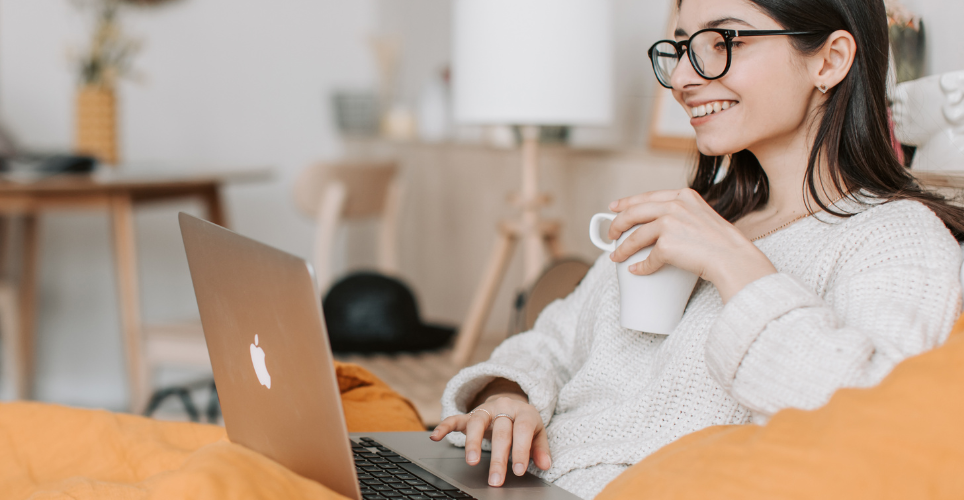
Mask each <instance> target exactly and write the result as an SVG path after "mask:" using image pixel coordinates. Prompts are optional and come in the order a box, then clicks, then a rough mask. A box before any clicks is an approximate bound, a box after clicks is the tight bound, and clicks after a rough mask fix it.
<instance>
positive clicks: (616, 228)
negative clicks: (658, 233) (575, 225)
mask: <svg viewBox="0 0 964 500" xmlns="http://www.w3.org/2000/svg"><path fill="white" fill-rule="evenodd" d="M686 210H687V207H686V205H685V204H684V202H682V201H680V200H670V201H666V202H660V203H639V204H637V205H633V206H631V207H629V208H627V209H626V210H625V211H623V212H622V213H620V214H619V215H617V216H616V218H615V219H613V222H612V224H610V225H609V232H608V233H607V236H609V239H611V240H616V239H618V238H619V237H620V236H621V235H622V234H623V233H624V232H626V231H628V230H629V229H631V228H632V227H633V226H635V225H637V224H649V223H650V222H653V221H655V220H658V219H660V218H661V217H665V216H668V215H673V214H676V215H680V216H682V214H683V212H685V211H686Z"/></svg>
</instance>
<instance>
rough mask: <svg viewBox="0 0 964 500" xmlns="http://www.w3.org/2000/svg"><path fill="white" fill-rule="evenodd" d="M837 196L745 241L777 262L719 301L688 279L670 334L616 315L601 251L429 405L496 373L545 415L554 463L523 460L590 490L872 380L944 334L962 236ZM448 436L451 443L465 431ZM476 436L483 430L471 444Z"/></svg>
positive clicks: (466, 396) (446, 402) (925, 219)
mask: <svg viewBox="0 0 964 500" xmlns="http://www.w3.org/2000/svg"><path fill="white" fill-rule="evenodd" d="M863 201H864V202H865V203H857V202H855V201H853V200H844V201H841V202H838V203H837V204H836V209H837V210H844V211H847V212H849V213H853V214H856V215H854V216H852V217H836V216H833V215H830V214H827V213H824V212H821V213H818V214H816V215H814V216H812V217H808V218H806V219H803V220H801V221H800V222H797V223H795V224H793V225H791V226H789V227H788V228H786V229H783V230H781V231H778V232H776V233H774V234H772V235H770V236H767V237H766V238H763V239H760V240H758V241H756V242H755V244H756V245H757V247H758V248H759V249H760V250H761V251H762V252H763V253H764V254H766V255H767V257H768V258H769V259H770V261H771V262H772V263H773V265H774V266H775V267H776V269H777V270H778V271H779V272H778V273H777V274H771V275H769V276H766V277H763V278H761V279H759V280H757V281H755V282H753V283H751V284H749V285H747V286H746V287H745V288H744V289H743V290H741V291H740V292H738V293H737V294H736V295H735V296H734V297H733V298H732V299H731V300H730V301H729V302H728V303H727V304H726V305H724V304H723V302H722V300H721V299H720V296H719V294H718V292H717V290H716V288H715V287H714V286H713V285H712V284H711V283H709V282H706V281H702V280H701V281H699V282H698V283H697V285H696V289H695V290H694V292H693V294H692V296H691V297H690V300H689V303H688V304H687V306H686V311H685V313H684V315H683V319H682V321H681V322H680V324H679V326H677V328H676V330H674V331H673V333H671V334H670V335H656V334H649V333H645V332H638V331H633V330H628V329H625V328H623V327H621V326H620V325H619V307H620V306H619V288H618V284H617V281H616V271H615V265H614V264H613V263H612V262H611V261H610V260H609V257H608V255H602V256H600V257H599V259H598V260H597V261H596V263H595V265H593V267H592V269H591V270H590V271H589V273H588V274H587V275H586V277H585V278H584V279H583V281H582V283H580V285H579V286H578V287H577V288H576V290H575V291H574V292H573V293H572V294H570V295H569V296H568V297H566V298H564V299H561V300H557V301H555V302H553V303H552V304H550V305H549V306H547V307H546V308H545V310H544V311H543V312H542V314H541V315H540V316H539V319H538V320H537V322H536V324H535V327H534V328H533V329H532V330H531V331H528V332H525V333H522V334H519V335H516V336H513V337H511V338H509V339H507V340H506V341H505V342H503V343H502V344H501V345H500V346H499V347H498V348H497V349H496V350H495V351H494V352H493V353H492V357H491V358H490V359H489V360H488V361H486V362H483V363H480V364H478V365H475V366H471V367H468V368H465V369H464V370H462V371H461V372H459V373H458V374H457V375H456V376H455V377H454V378H453V379H452V380H451V381H450V382H449V383H448V386H447V387H446V389H445V393H444V395H443V396H442V417H443V418H445V417H448V416H450V415H456V414H460V413H465V412H467V411H468V410H471V408H468V405H469V404H470V403H471V402H472V400H473V399H474V397H475V395H476V394H477V393H478V392H479V390H481V389H482V388H483V387H484V386H485V385H486V384H488V383H489V382H490V381H492V380H493V379H494V378H496V377H502V378H506V379H509V380H513V381H515V382H516V383H518V384H519V385H520V386H521V387H522V389H523V390H524V391H525V392H526V394H527V395H528V396H529V401H530V403H532V405H533V406H535V407H536V408H537V409H538V410H539V412H540V414H541V416H542V419H543V421H544V422H545V424H546V427H547V430H548V437H549V446H550V451H551V454H552V468H551V469H549V470H548V471H545V472H543V471H540V470H539V469H537V468H536V467H535V466H534V465H530V468H529V470H530V472H532V473H534V474H537V475H539V476H541V477H543V478H544V479H546V480H548V481H553V482H555V484H557V485H559V486H561V487H563V488H565V489H567V490H569V491H571V492H573V493H575V494H577V495H579V496H581V497H583V498H592V497H593V496H595V495H596V494H597V493H598V492H599V491H601V490H602V488H603V487H604V486H605V485H606V483H608V482H609V481H610V480H612V479H613V478H614V477H616V476H617V475H619V473H621V472H622V471H623V470H625V469H626V468H627V467H629V466H630V465H632V464H635V463H636V462H639V461H640V460H642V459H643V458H645V457H646V456H647V455H649V454H651V453H653V452H654V451H656V450H657V449H659V448H660V447H662V446H664V445H666V444H668V443H670V442H672V441H674V440H676V439H678V438H679V437H681V436H683V435H686V434H689V433H691V432H694V431H697V430H699V429H702V428H705V427H708V426H711V425H724V424H746V423H760V424H762V423H765V422H766V421H767V420H768V418H769V417H770V416H771V415H772V414H773V413H775V412H777V411H779V410H780V409H782V408H788V407H794V408H803V409H812V408H817V407H819V406H821V405H823V404H824V403H826V402H827V401H828V400H829V399H830V396H831V394H832V393H833V392H834V391H835V390H837V389H839V388H841V387H865V386H871V385H874V384H876V383H878V382H879V381H880V380H881V379H882V378H883V377H884V376H885V375H886V374H887V373H888V372H889V371H890V370H891V369H892V368H893V367H894V365H896V364H897V363H898V362H900V361H901V360H903V359H905V358H907V357H909V356H912V355H915V354H918V353H921V352H923V351H926V350H928V349H931V348H933V347H935V346H937V345H939V344H940V343H942V342H943V341H944V340H945V338H946V337H947V335H948V333H949V332H950V329H951V326H952V325H953V322H954V320H955V319H956V318H957V316H958V314H959V312H960V310H961V284H960V281H959V278H960V276H959V273H960V269H961V248H960V247H959V246H958V244H957V242H956V241H955V240H954V238H953V237H952V236H951V234H950V232H949V231H948V230H947V229H946V228H945V227H944V224H943V223H942V222H941V221H940V219H938V218H937V216H936V215H934V213H933V212H931V211H930V210H929V209H928V208H927V207H925V206H924V205H922V204H920V203H918V202H915V201H896V202H891V203H886V204H871V203H870V202H869V201H868V200H866V199H865V200H863ZM449 439H450V441H452V442H453V443H455V444H456V445H459V446H464V445H465V436H464V435H462V434H461V433H453V434H450V436H449ZM483 445H484V447H486V448H487V447H488V443H487V442H486V443H483Z"/></svg>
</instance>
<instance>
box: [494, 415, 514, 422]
mask: <svg viewBox="0 0 964 500" xmlns="http://www.w3.org/2000/svg"><path fill="white" fill-rule="evenodd" d="M499 417H505V418H507V419H509V422H512V423H515V419H514V418H512V415H509V414H508V413H500V414H498V415H496V416H495V418H493V419H492V422H495V420H496V419H497V418H499Z"/></svg>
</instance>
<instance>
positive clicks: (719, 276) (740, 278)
mask: <svg viewBox="0 0 964 500" xmlns="http://www.w3.org/2000/svg"><path fill="white" fill-rule="evenodd" d="M724 262H726V263H725V264H723V265H721V266H719V267H718V268H717V269H716V270H715V273H714V275H712V276H711V277H710V279H709V280H708V281H710V282H712V283H713V285H714V286H715V287H716V290H717V291H718V292H719V294H720V298H721V299H723V303H724V304H725V303H727V302H729V301H730V299H731V298H733V296H734V295H736V294H737V293H739V292H740V290H743V289H744V288H745V287H746V286H747V285H749V284H750V283H753V282H754V281H756V280H758V279H760V278H762V277H764V276H769V275H771V274H776V273H777V272H778V271H777V268H776V267H774V266H773V263H772V262H770V259H769V258H767V256H766V255H765V254H764V253H763V252H761V251H760V249H758V248H757V247H756V245H753V244H752V243H749V247H748V248H743V249H740V250H739V251H737V252H735V253H734V255H733V257H732V258H730V259H726V260H725V261H724Z"/></svg>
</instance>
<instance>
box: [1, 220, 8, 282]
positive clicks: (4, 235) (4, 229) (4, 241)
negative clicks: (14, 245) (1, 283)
mask: <svg viewBox="0 0 964 500" xmlns="http://www.w3.org/2000/svg"><path fill="white" fill-rule="evenodd" d="M9 227H10V217H9V216H5V215H0V279H5V278H7V249H8V247H9V245H8V242H9V229H8V228H9Z"/></svg>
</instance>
